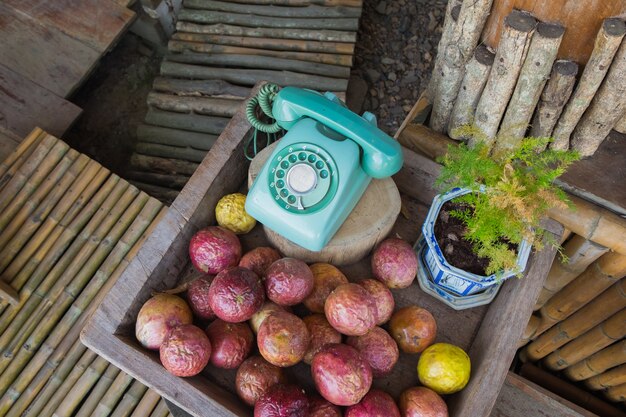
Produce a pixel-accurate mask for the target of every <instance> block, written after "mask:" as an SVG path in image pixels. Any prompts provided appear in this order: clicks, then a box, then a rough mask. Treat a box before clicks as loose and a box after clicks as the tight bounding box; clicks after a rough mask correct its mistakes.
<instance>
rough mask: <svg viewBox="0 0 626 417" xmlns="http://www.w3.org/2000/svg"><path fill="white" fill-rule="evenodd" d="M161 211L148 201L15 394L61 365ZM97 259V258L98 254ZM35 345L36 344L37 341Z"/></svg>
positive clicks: (1, 401)
mask: <svg viewBox="0 0 626 417" xmlns="http://www.w3.org/2000/svg"><path fill="white" fill-rule="evenodd" d="M146 199H147V197H146ZM141 200H142V199H141V198H140V199H139V200H135V203H137V202H138V204H137V205H141ZM134 211H135V209H134V208H133V205H131V207H130V208H129V209H128V211H127V212H130V213H133V212H134ZM159 212H162V205H161V204H160V203H159V202H158V201H156V200H154V199H149V200H148V201H147V202H146V203H145V205H144V206H143V208H142V210H141V212H140V213H139V214H138V215H137V217H136V218H135V219H134V221H133V222H132V223H131V225H130V226H129V227H128V229H127V230H126V231H125V233H124V235H123V236H122V237H121V238H120V239H119V241H117V242H116V243H115V247H114V248H113V250H112V251H111V252H110V253H109V255H108V256H107V258H106V260H105V261H104V262H103V263H102V265H101V266H100V268H99V269H98V271H97V272H96V273H95V274H94V275H93V277H92V278H91V280H90V282H89V283H88V284H87V286H86V287H85V288H84V289H83V290H82V292H81V293H80V296H78V298H77V299H76V301H75V302H74V303H73V304H72V306H71V308H70V309H69V310H68V311H67V312H66V314H65V315H64V317H63V319H62V320H61V321H60V322H59V323H58V324H57V325H56V326H55V328H54V329H53V330H52V331H51V332H50V333H48V336H47V338H46V341H45V343H44V344H43V345H42V346H41V347H40V348H39V350H37V353H36V354H35V356H34V357H33V358H32V360H30V362H28V364H27V365H26V367H25V368H24V369H23V370H22V372H21V373H20V374H19V377H15V382H14V383H13V384H12V386H11V389H12V390H13V391H14V392H23V391H24V390H25V389H26V388H27V386H28V384H29V383H30V382H31V381H32V380H33V379H34V378H35V377H36V375H37V374H38V373H39V370H40V369H41V368H42V367H44V366H45V365H46V364H48V363H50V364H55V363H56V364H58V363H59V362H60V361H61V360H62V357H63V355H64V354H65V353H66V352H67V350H68V349H70V346H72V343H73V340H77V339H78V337H79V333H80V331H81V329H82V328H83V326H84V324H85V323H86V321H87V319H88V318H89V317H90V316H91V314H92V313H93V312H94V311H95V309H96V308H97V306H98V305H99V304H100V303H101V301H102V300H103V299H104V297H105V295H106V294H107V293H108V292H109V290H110V289H111V287H112V286H113V284H114V283H115V281H116V280H117V278H118V277H119V275H120V274H121V271H119V272H117V271H118V269H117V268H118V267H119V265H120V264H121V263H122V261H123V260H124V258H125V257H126V256H127V255H129V253H130V250H131V248H135V247H136V245H137V243H138V242H139V241H140V240H142V239H145V234H146V233H147V231H148V230H149V229H151V225H153V224H156V223H155V219H156V218H157V216H162V214H160V215H159ZM159 218H160V217H159ZM152 227H154V226H152ZM113 237H114V235H113ZM134 250H138V249H134ZM94 256H95V257H97V256H96V255H94ZM133 256H134V255H133ZM116 272H117V273H116ZM66 291H67V292H68V293H70V294H71V293H72V286H71V285H70V286H68V288H67V289H66ZM65 294H66V293H64V295H63V296H62V297H61V300H59V301H57V304H56V305H55V306H56V307H57V310H62V311H63V310H65V307H64V306H65V305H67V304H69V303H70V302H71V301H72V300H73V299H74V297H75V296H76V294H74V295H68V296H65ZM63 297H65V299H63ZM59 304H60V306H59ZM59 307H61V308H59ZM44 336H45V335H44ZM31 339H32V336H31ZM32 343H36V342H35V341H34V342H32ZM18 358H19V355H18V357H17V358H16V359H15V362H13V363H12V364H11V366H12V365H13V364H14V363H18V366H19V359H18ZM11 366H9V368H7V371H5V374H8V375H9V376H8V377H9V378H10V377H11V375H12V374H11V373H10V371H9V370H10V369H11ZM5 374H3V375H5ZM6 407H7V405H6V402H5V399H4V398H2V399H0V414H1V413H2V412H3V410H4V409H5V408H6Z"/></svg>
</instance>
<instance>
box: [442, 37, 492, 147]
mask: <svg viewBox="0 0 626 417" xmlns="http://www.w3.org/2000/svg"><path fill="white" fill-rule="evenodd" d="M494 57H495V54H494V52H493V50H492V49H491V48H489V47H488V46H486V45H478V46H477V47H476V50H475V51H474V55H473V56H472V59H470V61H469V62H468V63H467V65H466V66H465V76H464V77H463V82H462V83H461V87H460V88H459V93H458V95H457V97H456V101H455V102H454V107H453V108H452V113H451V115H450V123H449V124H448V135H449V136H450V137H451V138H453V139H461V138H460V137H459V136H458V134H456V132H455V130H456V129H457V128H459V127H461V126H464V125H468V124H471V123H472V121H473V120H474V112H475V111H476V105H477V104H478V100H479V99H480V95H481V93H482V92H483V88H485V84H486V83H487V78H488V77H489V72H490V71H491V66H492V65H493V59H494Z"/></svg>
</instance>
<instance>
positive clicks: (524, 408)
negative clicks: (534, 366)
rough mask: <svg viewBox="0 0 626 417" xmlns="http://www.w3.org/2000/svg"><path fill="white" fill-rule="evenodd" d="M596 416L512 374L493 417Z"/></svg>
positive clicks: (492, 413)
mask: <svg viewBox="0 0 626 417" xmlns="http://www.w3.org/2000/svg"><path fill="white" fill-rule="evenodd" d="M541 415H543V416H554V417H556V416H559V417H594V416H595V414H592V413H590V412H588V411H587V410H585V409H584V408H581V407H579V406H577V405H576V404H574V403H571V402H569V401H567V400H565V399H563V398H561V397H559V396H558V395H556V394H554V393H552V392H550V391H548V390H546V389H545V388H542V387H540V386H539V385H536V384H534V383H532V382H530V381H528V380H526V379H524V378H523V377H521V376H519V375H516V374H514V373H513V372H509V373H508V374H507V376H506V380H505V381H504V385H503V386H502V390H500V394H499V395H498V401H497V402H496V405H495V406H494V408H493V410H492V411H491V414H490V416H491V417H530V416H533V417H534V416H541Z"/></svg>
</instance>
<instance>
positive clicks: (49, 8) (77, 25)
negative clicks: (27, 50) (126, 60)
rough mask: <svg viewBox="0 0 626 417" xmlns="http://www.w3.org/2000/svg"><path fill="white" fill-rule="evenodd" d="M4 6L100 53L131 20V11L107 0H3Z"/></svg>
mask: <svg viewBox="0 0 626 417" xmlns="http://www.w3.org/2000/svg"><path fill="white" fill-rule="evenodd" d="M4 3H5V4H6V5H7V6H10V7H12V8H13V9H15V10H17V11H20V12H23V13H25V14H27V15H29V16H31V17H32V18H34V19H36V20H37V21H38V22H39V23H41V24H43V25H44V26H46V27H53V28H55V29H57V30H60V31H61V32H63V33H65V34H66V35H69V36H71V37H72V38H74V39H76V40H79V41H81V42H82V43H83V44H85V45H87V46H89V47H90V48H92V49H94V50H96V51H98V52H100V53H101V54H102V53H104V52H106V51H107V50H108V49H109V48H110V47H111V45H112V44H113V43H114V42H115V41H116V40H117V38H118V37H119V36H120V35H121V34H122V33H123V32H124V30H125V29H126V28H127V27H128V25H129V24H130V23H131V22H132V21H133V20H134V18H135V13H134V12H132V11H131V10H129V9H127V8H126V7H125V6H121V5H119V4H117V3H115V2H113V1H110V0H81V1H76V0H54V1H48V0H5V2H4Z"/></svg>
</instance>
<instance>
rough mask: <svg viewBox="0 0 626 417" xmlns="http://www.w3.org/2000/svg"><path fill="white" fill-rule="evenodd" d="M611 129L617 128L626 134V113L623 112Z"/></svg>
mask: <svg viewBox="0 0 626 417" xmlns="http://www.w3.org/2000/svg"><path fill="white" fill-rule="evenodd" d="M613 129H615V130H617V131H618V132H619V133H622V134H625V135H626V113H624V115H623V116H622V118H621V119H619V121H618V122H617V124H616V125H615V127H614V128H613Z"/></svg>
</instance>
